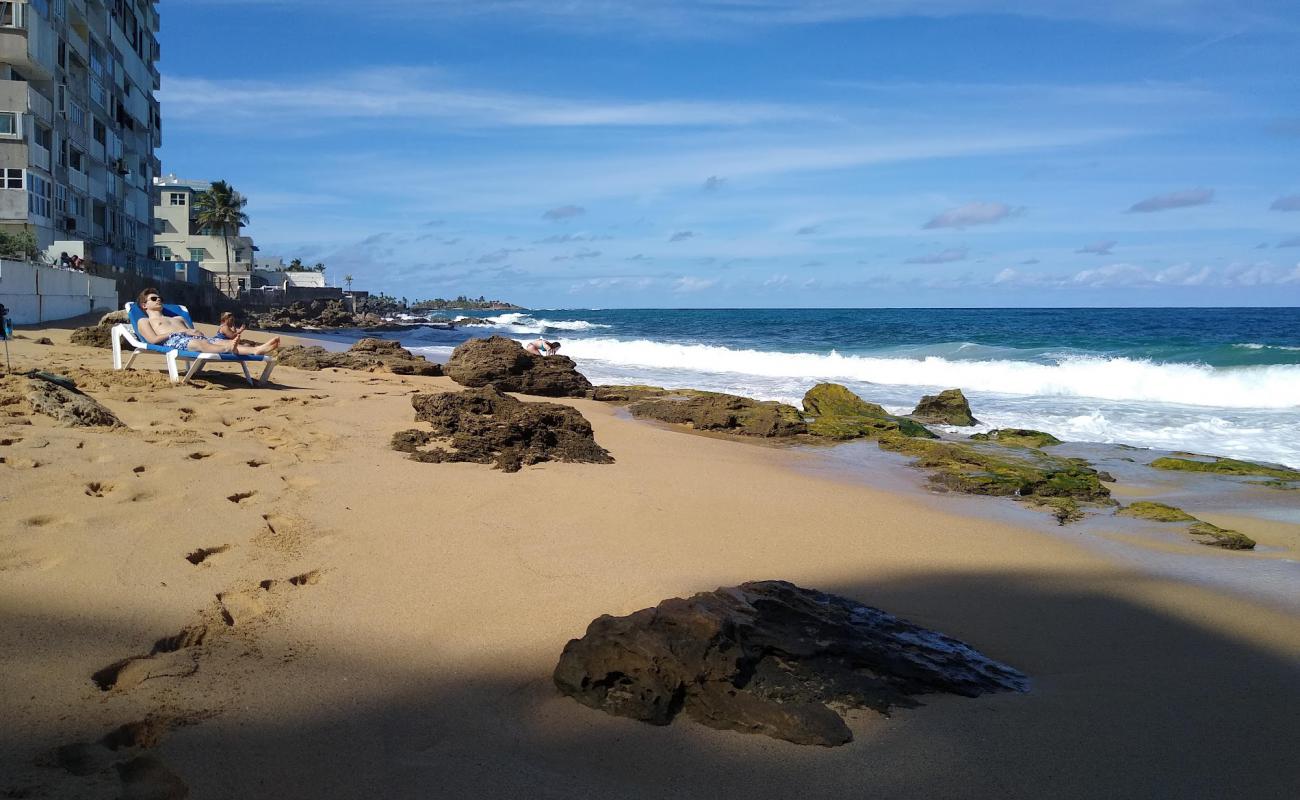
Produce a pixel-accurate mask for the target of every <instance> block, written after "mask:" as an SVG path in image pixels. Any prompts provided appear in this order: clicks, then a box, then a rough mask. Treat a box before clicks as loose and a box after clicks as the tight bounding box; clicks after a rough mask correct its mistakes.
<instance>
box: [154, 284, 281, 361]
mask: <svg viewBox="0 0 1300 800" xmlns="http://www.w3.org/2000/svg"><path fill="white" fill-rule="evenodd" d="M138 300H139V303H140V310H142V311H144V313H146V314H148V316H147V317H145V318H143V319H141V320H140V324H139V325H138V326H137V327H138V328H139V329H140V335H141V336H143V337H144V338H145V339H147V340H148V341H149V343H150V344H160V345H162V346H163V347H167V348H171V349H175V350H191V351H194V352H197V353H234V354H235V355H237V356H260V355H265V354H267V353H269V352H271V351H272V350H277V349H279V347H280V337H279V336H276V337H275V338H274V339H272V340H271V341H269V342H267V343H265V344H260V345H258V346H257V347H250V346H249V345H245V344H240V343H239V341H238V340H231V339H222V338H220V337H216V336H213V337H211V338H209V337H207V336H204V335H203V334H202V333H201V332H200V331H197V330H195V329H194V328H187V327H185V321H184V320H183V319H181V318H180V317H168V316H164V315H163V299H162V297H161V296H160V295H159V294H158V290H157V289H145V290H144V291H143V292H140V297H139V298H138Z"/></svg>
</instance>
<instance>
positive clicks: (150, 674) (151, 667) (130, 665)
mask: <svg viewBox="0 0 1300 800" xmlns="http://www.w3.org/2000/svg"><path fill="white" fill-rule="evenodd" d="M207 636H208V627H207V626H206V625H192V626H190V627H188V628H184V629H182V630H181V631H180V632H179V633H176V634H173V635H171V636H164V637H163V638H161V639H159V640H158V641H156V642H154V646H153V649H152V650H150V651H149V653H148V654H147V655H142V656H131V657H130V658H124V659H122V660H121V661H115V662H113V663H112V664H109V665H108V666H107V667H104V668H103V669H100V670H98V671H96V672H95V673H94V674H93V675H91V676H90V679H91V681H93V682H94V684H95V685H96V686H98V687H99V689H100V691H103V692H108V691H112V690H118V691H126V690H127V689H132V688H134V687H136V686H139V685H140V684H142V683H144V682H145V681H147V680H150V679H152V678H183V677H186V676H189V675H193V674H194V672H195V671H197V669H198V667H197V666H196V665H195V664H193V663H192V662H191V663H189V664H181V663H179V662H177V661H176V660H175V659H168V658H161V656H167V655H170V654H173V653H180V652H181V651H183V650H188V649H190V648H192V647H198V646H199V645H201V644H203V640H204V639H206V638H207Z"/></svg>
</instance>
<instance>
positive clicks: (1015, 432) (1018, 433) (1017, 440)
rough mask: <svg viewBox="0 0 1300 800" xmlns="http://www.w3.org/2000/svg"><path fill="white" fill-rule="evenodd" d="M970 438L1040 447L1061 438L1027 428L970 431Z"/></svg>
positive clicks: (1054, 442)
mask: <svg viewBox="0 0 1300 800" xmlns="http://www.w3.org/2000/svg"><path fill="white" fill-rule="evenodd" d="M970 438H971V439H973V440H975V441H977V442H997V443H998V444H1007V445H1012V446H1014V447H1033V448H1035V449H1041V448H1044V447H1050V446H1052V445H1054V444H1060V443H1061V440H1060V439H1058V438H1056V437H1055V436H1053V435H1052V434H1050V433H1044V432H1043V431H1035V430H1031V429H1029V428H994V429H993V430H991V431H989V432H988V433H972V434H971V437H970Z"/></svg>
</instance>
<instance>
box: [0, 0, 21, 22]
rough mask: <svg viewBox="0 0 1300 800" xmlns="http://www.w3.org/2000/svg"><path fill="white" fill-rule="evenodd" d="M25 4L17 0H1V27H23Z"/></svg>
mask: <svg viewBox="0 0 1300 800" xmlns="http://www.w3.org/2000/svg"><path fill="white" fill-rule="evenodd" d="M24 5H25V4H24V3H20V2H17V1H16V0H5V2H0V28H22V27H24V25H23V11H24V10H25V9H24V8H23V6H24Z"/></svg>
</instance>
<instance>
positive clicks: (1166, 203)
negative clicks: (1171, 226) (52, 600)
mask: <svg viewBox="0 0 1300 800" xmlns="http://www.w3.org/2000/svg"><path fill="white" fill-rule="evenodd" d="M1213 199H1214V190H1213V189H1182V190H1180V191H1177V192H1169V193H1168V194H1158V195H1155V196H1154V197H1148V198H1147V199H1145V200H1139V201H1138V202H1136V203H1134V204H1133V205H1131V206H1129V209H1128V213H1130V214H1133V213H1146V212H1151V211H1168V210H1169V209H1171V208H1187V207H1188V206H1203V205H1205V204H1206V203H1208V202H1210V201H1211V200H1213Z"/></svg>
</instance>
